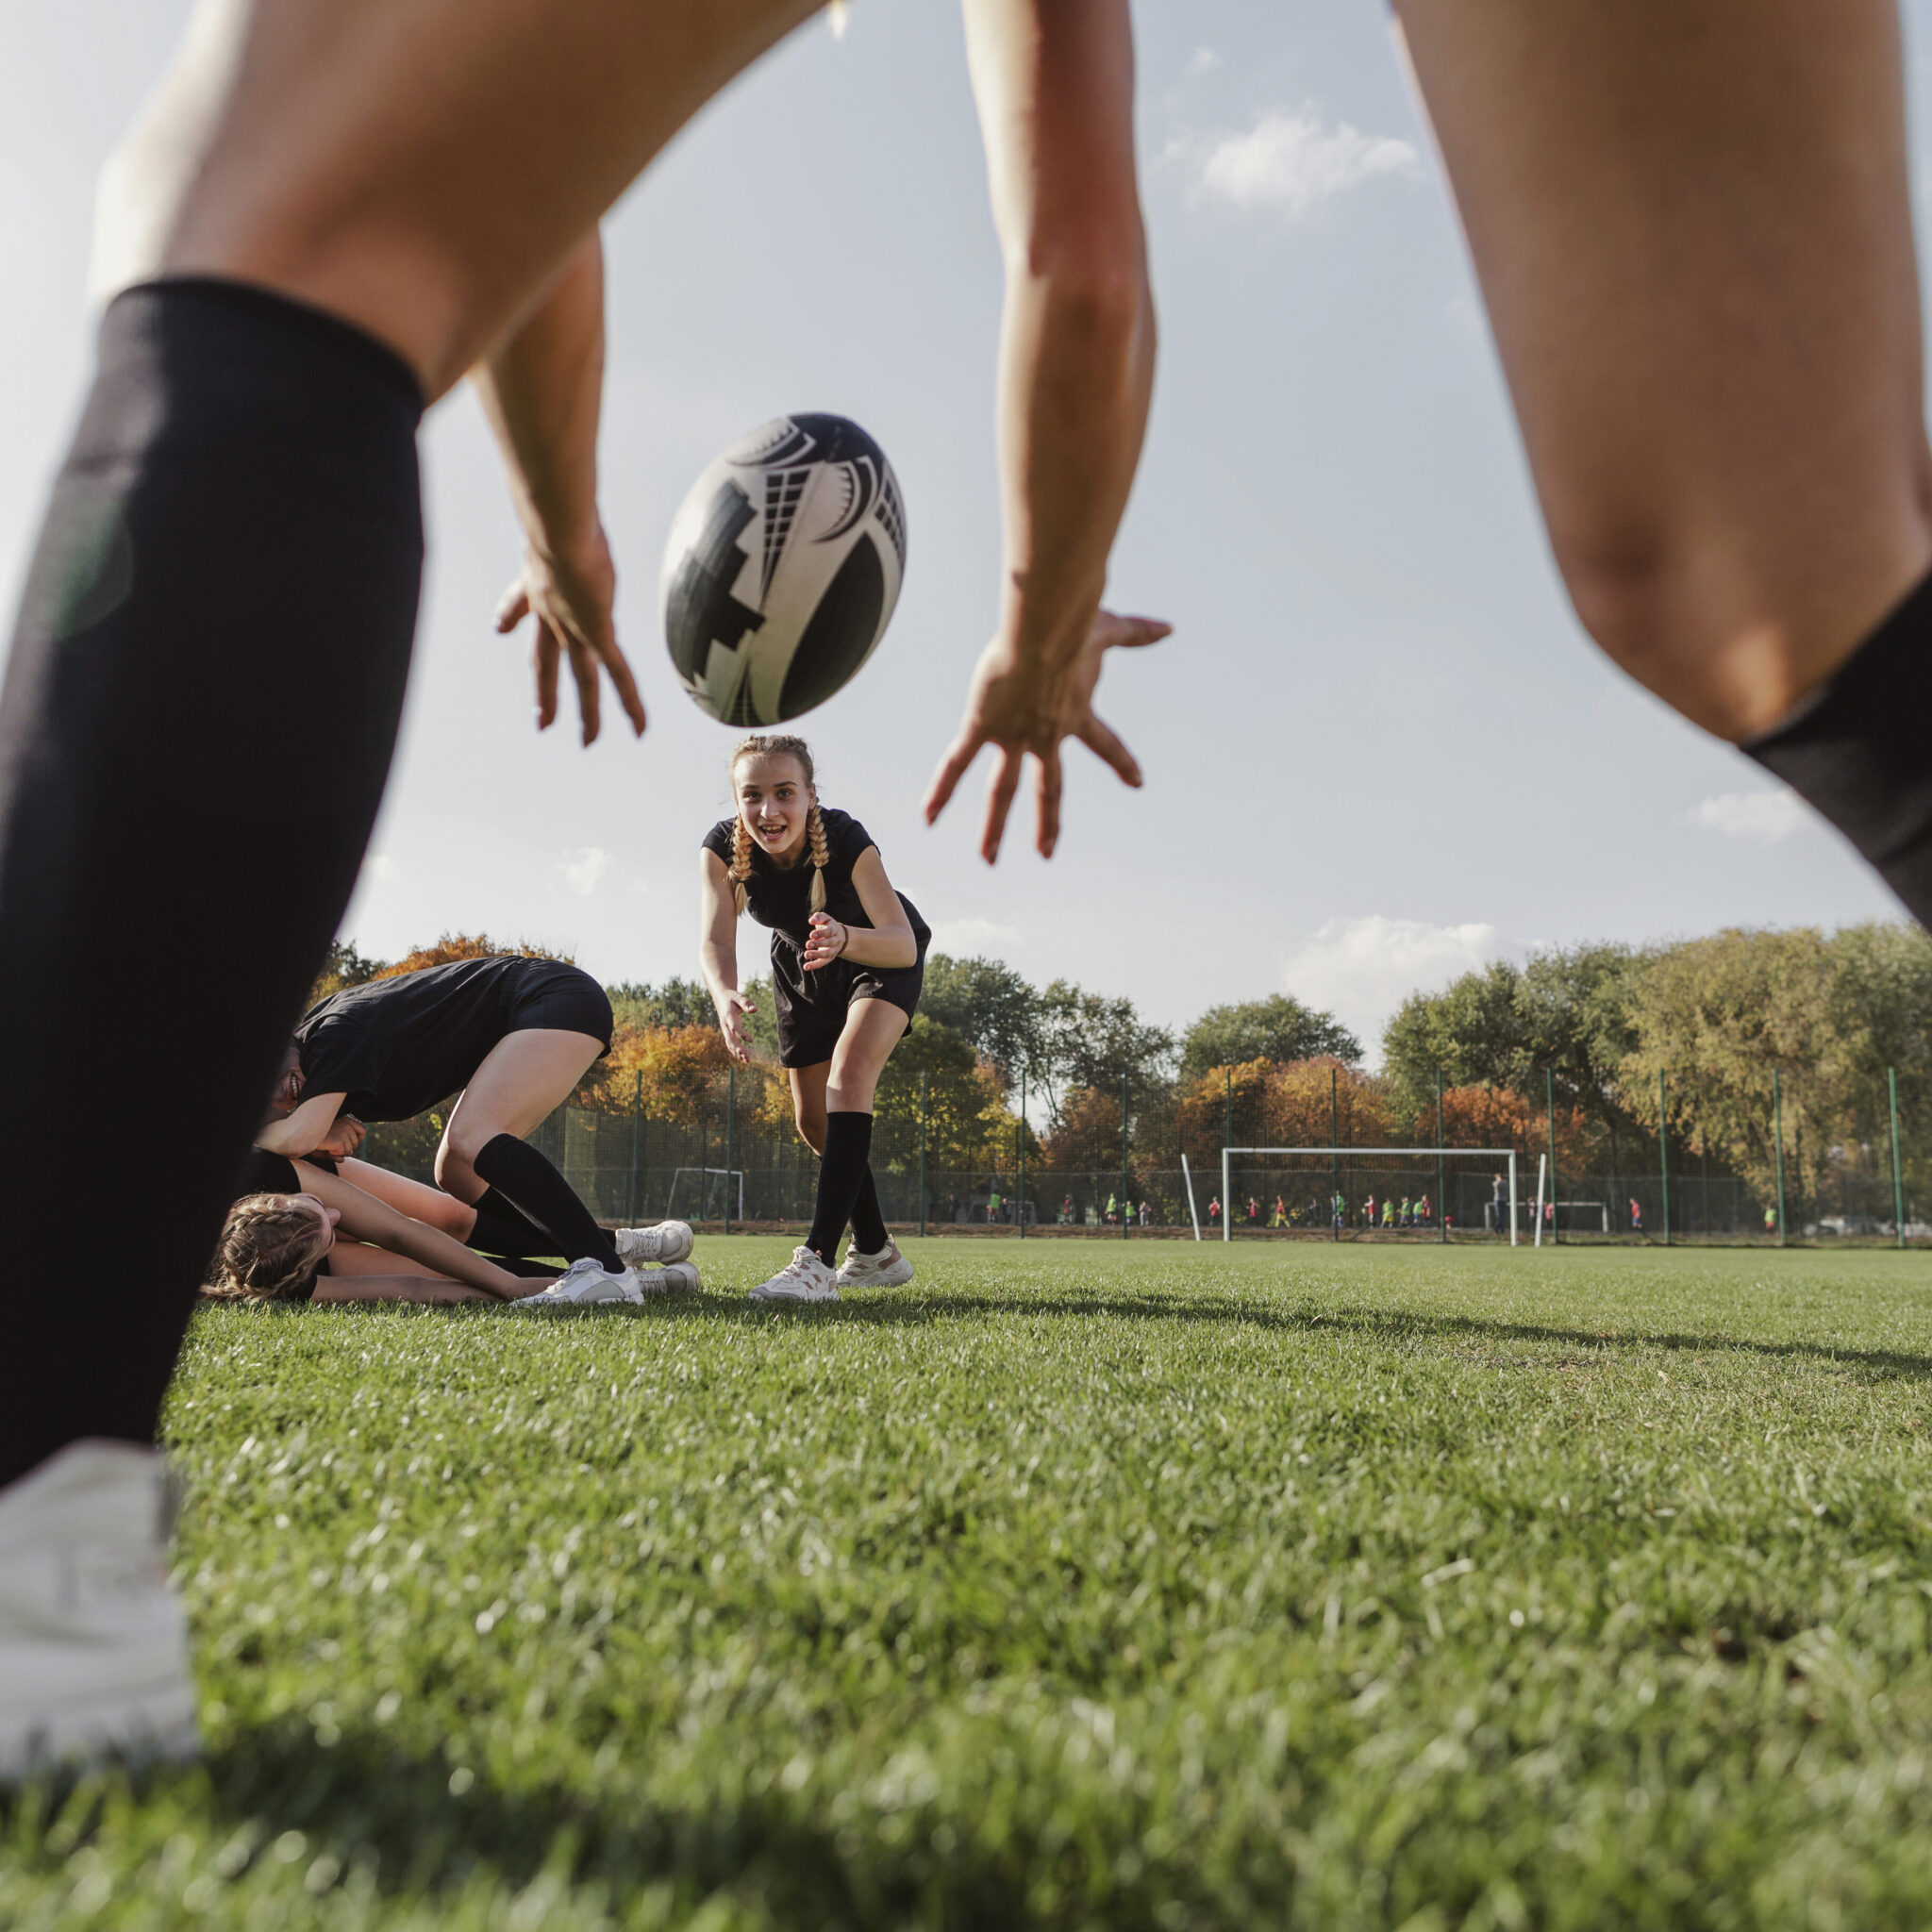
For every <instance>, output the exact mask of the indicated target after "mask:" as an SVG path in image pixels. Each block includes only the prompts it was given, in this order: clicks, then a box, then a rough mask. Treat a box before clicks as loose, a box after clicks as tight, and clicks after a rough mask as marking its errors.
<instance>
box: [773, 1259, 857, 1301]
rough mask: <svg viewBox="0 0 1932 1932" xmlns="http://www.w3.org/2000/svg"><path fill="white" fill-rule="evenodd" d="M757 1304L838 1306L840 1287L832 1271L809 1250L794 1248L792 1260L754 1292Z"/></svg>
mask: <svg viewBox="0 0 1932 1932" xmlns="http://www.w3.org/2000/svg"><path fill="white" fill-rule="evenodd" d="M751 1299H752V1300H753V1301H755V1302H835V1301H837V1300H838V1299H839V1285H838V1282H837V1280H836V1279H835V1278H834V1276H833V1274H832V1271H831V1270H830V1269H829V1268H828V1267H826V1265H825V1264H824V1262H823V1261H821V1260H820V1259H819V1257H817V1256H816V1255H814V1254H813V1253H812V1251H811V1250H810V1249H809V1248H793V1249H792V1251H791V1260H789V1261H788V1262H786V1264H785V1265H784V1267H782V1268H781V1269H779V1271H778V1272H777V1274H774V1275H773V1276H772V1278H771V1280H769V1281H761V1282H759V1283H758V1286H757V1287H756V1288H755V1289H753V1290H752V1291H751Z"/></svg>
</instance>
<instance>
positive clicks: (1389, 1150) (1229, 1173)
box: [1221, 1147, 1516, 1248]
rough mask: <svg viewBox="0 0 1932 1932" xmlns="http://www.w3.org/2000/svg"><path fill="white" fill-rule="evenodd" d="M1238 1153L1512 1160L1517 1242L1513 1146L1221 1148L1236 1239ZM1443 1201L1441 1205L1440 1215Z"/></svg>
mask: <svg viewBox="0 0 1932 1932" xmlns="http://www.w3.org/2000/svg"><path fill="white" fill-rule="evenodd" d="M1237 1154H1322V1155H1325V1156H1326V1157H1327V1158H1329V1159H1330V1160H1331V1161H1335V1162H1340V1161H1341V1160H1343V1159H1355V1158H1359V1157H1361V1156H1362V1155H1364V1154H1405V1155H1410V1156H1413V1157H1415V1158H1424V1157H1426V1158H1428V1159H1430V1160H1436V1159H1442V1160H1446V1159H1448V1158H1449V1157H1450V1156H1451V1155H1452V1154H1453V1155H1454V1156H1455V1157H1456V1158H1457V1159H1458V1160H1507V1162H1508V1163H1509V1245H1510V1246H1511V1247H1512V1248H1513V1247H1514V1246H1515V1245H1516V1150H1515V1148H1513V1147H1224V1148H1223V1149H1222V1150H1221V1239H1222V1240H1223V1241H1233V1239H1234V1201H1233V1199H1232V1198H1231V1197H1232V1195H1233V1192H1234V1165H1233V1161H1232V1158H1231V1157H1232V1156H1234V1155H1237ZM1443 1205H1444V1204H1442V1203H1441V1202H1439V1203H1438V1204H1437V1208H1436V1211H1437V1212H1438V1213H1439V1214H1440V1213H1441V1211H1442V1208H1443Z"/></svg>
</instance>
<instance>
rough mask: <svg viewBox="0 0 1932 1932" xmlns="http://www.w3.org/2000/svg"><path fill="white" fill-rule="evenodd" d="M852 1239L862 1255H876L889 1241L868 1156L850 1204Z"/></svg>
mask: <svg viewBox="0 0 1932 1932" xmlns="http://www.w3.org/2000/svg"><path fill="white" fill-rule="evenodd" d="M852 1239H853V1240H854V1241H856V1242H857V1243H858V1251H859V1253H860V1254H862V1255H876V1254H877V1253H878V1252H879V1250H880V1249H881V1248H883V1247H884V1246H885V1244H886V1242H887V1241H888V1239H889V1237H888V1235H887V1233H886V1217H885V1215H884V1214H883V1213H881V1212H880V1210H879V1191H878V1184H877V1183H876V1182H875V1181H874V1179H873V1177H872V1160H871V1157H870V1155H868V1157H867V1159H866V1165H865V1178H864V1179H863V1180H862V1181H860V1182H859V1184H858V1194H857V1195H856V1196H855V1197H854V1199H853V1203H852Z"/></svg>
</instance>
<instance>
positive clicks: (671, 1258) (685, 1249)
mask: <svg viewBox="0 0 1932 1932" xmlns="http://www.w3.org/2000/svg"><path fill="white" fill-rule="evenodd" d="M697 1244H698V1238H697V1235H696V1234H695V1232H694V1231H693V1230H692V1229H691V1225H690V1224H689V1223H687V1224H685V1230H684V1245H683V1246H682V1247H680V1248H679V1249H678V1250H677V1252H676V1253H675V1254H674V1255H664V1254H658V1255H646V1254H642V1253H640V1254H639V1255H638V1256H637V1257H635V1259H632V1260H630V1261H627V1262H626V1263H625V1265H626V1266H627V1267H631V1268H637V1267H645V1268H649V1267H653V1266H656V1267H659V1268H668V1267H670V1266H671V1265H672V1264H673V1263H674V1262H677V1261H685V1260H689V1259H690V1258H691V1250H692V1249H693V1248H694V1247H696V1246H697Z"/></svg>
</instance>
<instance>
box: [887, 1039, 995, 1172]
mask: <svg viewBox="0 0 1932 1932" xmlns="http://www.w3.org/2000/svg"><path fill="white" fill-rule="evenodd" d="M920 1074H925V1076H926V1083H927V1084H926V1107H927V1114H926V1143H925V1158H926V1164H927V1166H928V1168H929V1169H930V1170H931V1171H933V1172H935V1173H939V1172H943V1171H945V1170H947V1169H970V1168H975V1167H978V1166H979V1165H980V1164H981V1163H982V1162H983V1161H984V1160H985V1159H986V1158H987V1150H988V1148H989V1147H1001V1148H1006V1147H1010V1146H1011V1144H1012V1127H1013V1118H1012V1116H1011V1115H1010V1114H1009V1113H1008V1111H1007V1108H1006V1104H1005V1095H1004V1092H1003V1091H1002V1088H1001V1083H1000V1077H999V1074H997V1072H996V1071H995V1070H994V1069H993V1067H992V1065H991V1062H990V1061H989V1060H987V1059H985V1058H982V1057H981V1056H980V1054H979V1053H978V1052H977V1051H976V1050H975V1048H974V1043H973V1041H970V1040H968V1039H967V1038H966V1037H965V1036H964V1035H963V1034H961V1033H959V1032H958V1031H956V1030H955V1029H954V1028H953V1027H951V1026H948V1025H945V1024H943V1023H942V1022H941V1021H938V1020H934V1019H932V1018H930V1017H928V1016H927V1015H926V1014H924V1013H915V1014H914V1015H913V1018H912V1024H911V1025H910V1026H909V1027H908V1028H907V1030H906V1032H905V1034H904V1035H903V1036H902V1037H901V1039H900V1041H899V1043H898V1045H897V1046H895V1047H894V1048H893V1049H892V1057H891V1059H889V1060H888V1061H887V1062H886V1067H885V1072H884V1073H883V1074H880V1075H879V1084H878V1091H877V1094H876V1096H875V1098H874V1110H875V1112H876V1113H877V1114H878V1115H879V1116H880V1117H881V1118H883V1119H888V1120H897V1121H916V1120H918V1118H919V1076H920ZM901 1145H902V1146H904V1147H906V1148H908V1149H910V1148H916V1147H917V1145H918V1141H917V1139H916V1137H915V1136H907V1137H902V1140H901Z"/></svg>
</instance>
